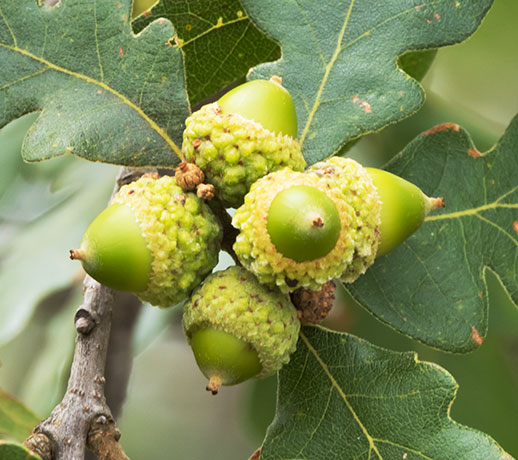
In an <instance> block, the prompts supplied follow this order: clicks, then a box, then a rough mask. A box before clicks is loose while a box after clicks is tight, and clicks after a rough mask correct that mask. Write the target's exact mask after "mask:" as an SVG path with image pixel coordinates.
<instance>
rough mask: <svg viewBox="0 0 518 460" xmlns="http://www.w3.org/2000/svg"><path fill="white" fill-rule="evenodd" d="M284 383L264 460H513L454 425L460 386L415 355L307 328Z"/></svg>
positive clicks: (285, 372) (284, 371)
mask: <svg viewBox="0 0 518 460" xmlns="http://www.w3.org/2000/svg"><path fill="white" fill-rule="evenodd" d="M279 382H280V384H279V394H278V406H277V413H276V417H275V419H274V421H273V423H272V425H271V426H270V428H269V430H268V433H267V436H266V439H265V441H264V444H263V448H262V454H261V460H280V459H283V460H287V459H290V460H294V459H311V460H328V459H340V460H349V459H350V460H353V459H360V458H361V459H371V460H374V459H384V460H397V459H405V460H418V459H428V460H452V459H455V460H497V459H498V460H504V459H506V460H511V457H510V456H509V455H508V454H506V453H505V452H504V451H503V450H502V449H501V448H500V447H499V446H498V444H496V443H495V442H494V441H493V440H492V439H491V438H490V437H489V436H487V435H485V434H483V433H481V432H477V431H475V430H472V429H470V428H466V427H464V426H461V425H459V424H457V423H455V422H454V421H453V420H451V418H450V417H449V411H450V406H451V404H452V401H453V399H454V397H455V392H456V390H457V385H456V384H455V381H454V380H453V378H452V377H451V375H450V374H448V373H447V372H446V371H445V370H443V369H441V368H440V367H438V366H437V365H435V364H432V363H425V362H420V361H418V360H417V358H416V355H415V354H414V353H412V352H409V353H398V352H393V351H388V350H384V349H382V348H378V347H376V346H374V345H371V344H369V343H368V342H365V341H364V340H361V339H358V338H356V337H354V336H351V335H347V334H339V333H332V332H329V331H326V330H325V329H321V328H310V327H309V328H308V327H307V328H304V329H303V331H302V333H301V339H300V340H299V343H298V347H297V351H296V352H295V354H294V355H293V356H292V358H291V361H290V363H289V365H288V366H285V367H284V368H283V369H282V371H281V372H280V377H279Z"/></svg>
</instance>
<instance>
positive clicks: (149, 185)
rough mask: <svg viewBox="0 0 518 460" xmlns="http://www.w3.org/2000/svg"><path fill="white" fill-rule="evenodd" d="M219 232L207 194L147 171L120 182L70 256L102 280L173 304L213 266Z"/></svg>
mask: <svg viewBox="0 0 518 460" xmlns="http://www.w3.org/2000/svg"><path fill="white" fill-rule="evenodd" d="M221 238H222V232H221V228H220V225H219V223H218V221H217V220H216V218H215V217H214V215H213V214H212V212H211V210H210V208H209V207H208V206H207V205H206V204H205V203H204V202H203V200H201V199H200V198H198V197H197V196H196V195H195V194H194V193H189V192H184V191H183V190H182V189H181V188H180V187H179V186H178V185H177V184H176V181H175V179H174V178H173V177H169V176H163V177H160V178H157V177H154V176H151V175H146V176H143V177H141V178H140V179H138V180H137V181H135V182H132V183H131V184H128V185H125V186H123V187H121V189H120V190H119V192H118V193H117V195H116V196H115V197H114V199H113V200H112V203H111V204H110V206H108V207H107V208H106V209H105V210H104V211H102V212H101V213H100V214H99V215H98V216H97V218H96V219H95V220H94V221H93V222H92V223H91V224H90V226H89V227H88V229H87V230H86V232H85V234H84V236H83V238H82V240H81V244H80V247H79V249H77V250H71V251H70V257H71V258H72V259H78V260H80V261H81V263H82V265H83V268H84V269H85V271H86V272H87V273H88V274H89V275H90V276H91V277H92V278H94V279H96V280H97V281H99V282H100V283H101V284H104V285H106V286H108V287H111V288H113V289H118V290H123V291H129V292H133V293H135V294H136V295H137V296H138V297H139V298H140V299H141V300H143V301H146V302H149V303H151V304H153V305H157V306H160V307H169V306H171V305H174V304H176V303H178V302H180V301H181V300H183V299H185V298H187V297H188V296H189V295H190V293H191V291H192V290H193V289H194V288H195V287H196V286H197V285H199V284H200V283H201V281H202V280H203V278H204V277H205V276H206V275H207V273H209V272H210V271H211V270H212V269H213V268H214V266H215V265H216V263H217V261H218V253H219V248H220V244H221Z"/></svg>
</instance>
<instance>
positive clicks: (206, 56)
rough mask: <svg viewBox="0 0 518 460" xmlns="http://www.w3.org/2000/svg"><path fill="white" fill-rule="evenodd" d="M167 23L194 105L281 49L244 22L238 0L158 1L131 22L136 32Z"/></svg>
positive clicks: (267, 59)
mask: <svg viewBox="0 0 518 460" xmlns="http://www.w3.org/2000/svg"><path fill="white" fill-rule="evenodd" d="M160 17H164V18H167V19H169V20H170V21H171V22H172V23H173V25H174V27H175V29H176V35H175V38H174V40H173V41H172V44H173V46H174V47H176V48H179V49H180V50H181V51H182V53H183V56H184V62H185V75H186V81H187V91H188V94H189V100H190V102H191V104H192V105H195V104H198V103H200V102H202V101H203V100H204V99H207V98H209V97H210V96H212V95H213V94H214V93H216V92H217V91H219V90H221V88H223V87H225V86H227V85H228V84H230V83H232V82H234V81H235V80H237V79H238V78H239V77H242V76H243V75H245V74H246V73H247V72H248V70H249V69H250V68H251V67H253V66H255V65H257V64H260V63H262V62H266V61H273V60H275V59H278V58H279V57H280V55H281V53H280V49H279V46H278V45H277V44H276V43H275V42H274V41H272V40H271V39H269V38H268V37H267V36H266V35H264V34H263V33H262V32H261V31H260V30H259V29H258V28H257V27H256V26H255V25H254V24H253V23H252V22H251V21H250V19H249V18H248V16H247V15H246V12H245V10H244V8H243V5H242V4H241V2H240V1H239V0H223V1H218V2H215V1H214V0H196V1H193V0H162V1H161V2H160V3H158V4H157V5H155V6H154V7H153V8H152V9H151V12H150V14H149V15H142V16H140V17H139V18H137V19H136V20H135V22H134V24H133V27H134V29H135V31H140V30H141V29H142V28H143V27H144V26H145V25H147V24H149V23H150V22H151V21H152V20H154V19H157V18H160Z"/></svg>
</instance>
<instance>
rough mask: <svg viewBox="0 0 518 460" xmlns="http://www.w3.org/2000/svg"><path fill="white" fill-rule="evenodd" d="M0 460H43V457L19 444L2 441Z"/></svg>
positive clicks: (0, 443) (0, 444) (0, 442)
mask: <svg viewBox="0 0 518 460" xmlns="http://www.w3.org/2000/svg"><path fill="white" fill-rule="evenodd" d="M0 460H41V457H40V456H39V455H36V454H35V453H34V452H32V451H30V450H29V449H27V448H26V447H23V446H21V445H19V444H14V443H10V442H3V441H0Z"/></svg>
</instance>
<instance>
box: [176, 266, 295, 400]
mask: <svg viewBox="0 0 518 460" xmlns="http://www.w3.org/2000/svg"><path fill="white" fill-rule="evenodd" d="M183 328H184V331H185V334H186V336H187V339H188V341H189V343H190V345H191V347H192V349H193V353H194V356H195V359H196V362H197V363H198V366H199V367H200V370H201V371H202V373H203V374H204V375H205V376H206V377H207V378H208V379H209V384H208V386H207V390H209V391H212V393H213V394H216V393H217V391H218V389H219V387H220V385H235V384H237V383H240V382H243V381H244V380H247V379H249V378H252V377H257V378H262V377H267V376H269V375H271V374H273V373H274V372H276V371H278V370H279V369H280V368H281V367H282V366H283V365H284V364H286V363H287V362H288V361H289V359H290V355H291V353H293V352H294V351H295V347H296V344H297V339H298V333H299V329H300V322H299V320H298V319H297V312H296V310H295V307H294V306H293V304H292V303H291V301H290V299H289V297H288V296H287V295H284V294H282V293H281V292H280V291H279V290H278V289H277V288H275V287H267V286H264V285H261V284H260V283H259V282H258V280H257V279H256V278H255V276H254V275H253V274H252V273H250V272H249V271H247V270H245V269H244V268H242V267H230V268H228V269H226V270H224V271H221V272H215V273H213V274H212V275H210V276H208V277H207V279H206V280H205V282H204V283H203V285H202V286H200V287H199V288H198V289H197V290H196V291H195V292H194V294H193V296H192V298H191V300H190V301H189V302H188V303H187V304H186V305H185V306H184V312H183Z"/></svg>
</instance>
